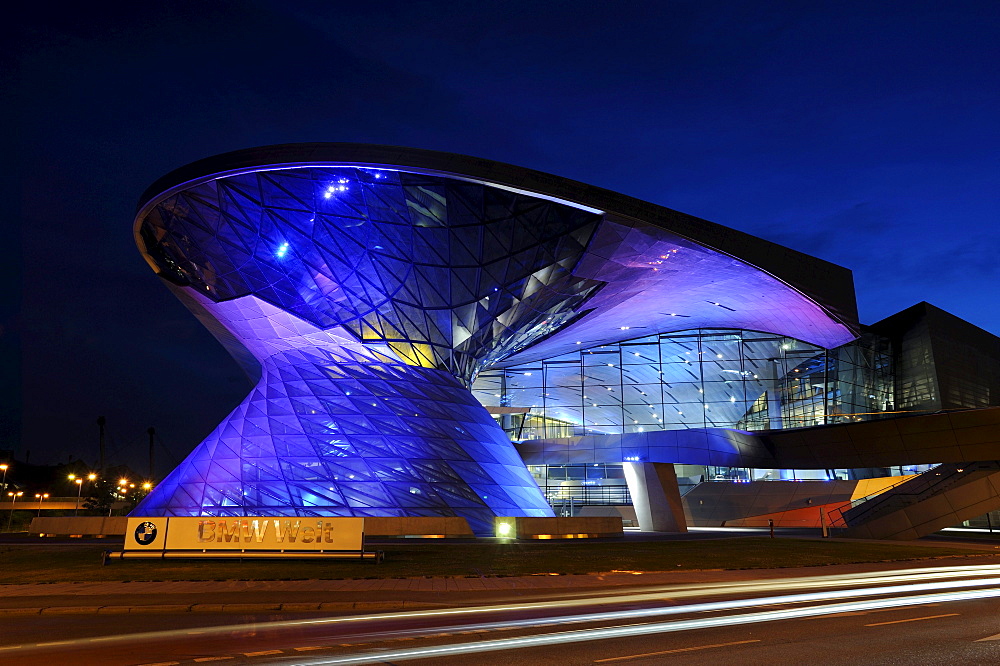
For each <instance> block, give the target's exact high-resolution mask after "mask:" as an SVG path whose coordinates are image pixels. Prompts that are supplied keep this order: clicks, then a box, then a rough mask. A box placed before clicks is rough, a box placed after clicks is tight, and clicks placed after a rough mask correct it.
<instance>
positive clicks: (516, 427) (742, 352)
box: [473, 329, 893, 441]
mask: <svg viewBox="0 0 1000 666" xmlns="http://www.w3.org/2000/svg"><path fill="white" fill-rule="evenodd" d="M473 392H474V394H475V395H476V397H477V398H478V399H479V400H480V402H482V404H484V405H487V406H503V407H508V408H520V409H523V410H524V412H523V413H522V414H520V415H519V417H518V418H517V419H506V422H503V425H504V428H505V429H506V430H507V432H508V434H509V435H510V436H511V438H512V439H513V440H514V441H524V440H529V439H542V438H552V437H565V436H569V435H585V434H590V435H594V434H608V435H611V434H623V433H632V432H649V431H654V430H678V429H685V428H738V429H742V430H771V429H779V428H798V427H804V426H813V425H823V424H828V423H844V422H850V421H864V420H870V419H873V418H877V417H878V416H879V415H880V414H882V413H884V412H887V411H892V408H893V399H892V368H891V354H890V350H889V346H888V343H887V342H886V341H885V340H884V339H881V338H878V337H877V336H873V335H870V334H866V335H864V336H862V337H861V338H860V339H859V340H857V341H855V342H852V343H850V344H848V345H844V346H842V347H838V348H836V349H832V350H825V349H822V348H821V347H816V346H814V345H810V344H807V343H805V342H802V341H800V340H795V339H792V338H788V337H783V336H779V335H773V334H769V333H760V332H756V331H739V330H718V329H700V330H696V331H684V332H681V333H667V334H662V335H651V336H645V337H642V338H636V339H633V340H628V341H625V342H621V343H618V344H610V345H601V346H598V347H593V348H584V349H581V350H580V351H579V352H578V353H576V354H569V355H564V356H561V357H559V359H558V360H553V361H543V362H539V363H537V364H533V365H530V366H527V365H526V366H517V367H511V368H504V369H492V370H487V371H485V372H483V373H482V374H480V376H479V378H478V379H477V380H476V382H475V384H474V385H473ZM556 433H560V434H556ZM567 433H568V434H567Z"/></svg>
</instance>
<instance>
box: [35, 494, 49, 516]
mask: <svg viewBox="0 0 1000 666" xmlns="http://www.w3.org/2000/svg"><path fill="white" fill-rule="evenodd" d="M48 498H49V494H48V493H35V499H37V500H38V515H39V516H41V515H42V500H47V499H48Z"/></svg>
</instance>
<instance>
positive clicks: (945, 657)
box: [0, 565, 1000, 666]
mask: <svg viewBox="0 0 1000 666" xmlns="http://www.w3.org/2000/svg"><path fill="white" fill-rule="evenodd" d="M993 637H995V639H993V640H991V638H993ZM408 660H420V661H421V663H425V664H465V663H475V664H477V665H485V664H509V663H512V662H517V663H526V664H536V663H537V664H593V663H598V664H631V663H678V664H701V663H705V664H707V663H712V664H716V663H718V662H719V661H730V662H732V663H736V664H758V663H760V664H764V663H767V664H810V665H813V664H852V665H853V664H859V663H865V664H869V663H885V664H998V663H1000V566H993V565H982V566H976V565H974V566H964V567H955V566H950V567H925V568H921V569H900V570H894V571H879V572H871V573H865V574H838V575H816V576H809V577H800V578H788V579H769V580H761V581H752V580H751V581H743V582H727V583H719V584H702V585H672V586H663V587H657V588H652V587H644V588H635V589H631V590H615V591H613V592H603V593H595V594H588V595H577V596H573V597H567V598H565V599H561V600H559V599H550V600H529V601H517V602H512V603H500V604H495V605H493V606H487V607H483V606H477V607H461V608H453V609H441V610H430V611H401V612H393V613H383V614H369V615H352V616H342V617H331V616H321V615H319V614H309V615H306V614H295V615H277V614H275V615H255V616H234V615H210V614H191V613H187V614H176V615H124V616H119V615H116V616H110V615H109V616H102V615H91V616H81V615H73V616H65V617H60V616H19V617H7V618H4V619H3V621H2V623H0V663H4V664H7V663H10V664H44V665H45V666H51V665H52V664H54V663H73V664H91V663H93V664H107V665H113V664H129V665H139V664H185V665H186V664H199V663H216V662H218V663H233V664H236V663H241V664H242V663H250V664H256V663H260V664H271V663H282V664H284V663H296V664H317V665H318V664H349V663H400V662H403V661H408Z"/></svg>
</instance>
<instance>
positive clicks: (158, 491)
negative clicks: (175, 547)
mask: <svg viewBox="0 0 1000 666" xmlns="http://www.w3.org/2000/svg"><path fill="white" fill-rule="evenodd" d="M190 298H191V299H192V300H193V301H194V302H193V303H190V305H191V307H192V309H194V310H195V311H196V312H199V313H200V314H201V315H202V316H203V317H204V315H205V314H207V313H211V316H212V317H213V318H214V319H215V320H216V321H217V322H219V323H220V324H222V325H224V326H225V328H226V330H227V331H229V332H231V333H233V334H236V335H237V337H238V339H239V340H240V342H241V344H243V345H245V347H246V349H247V350H248V351H249V352H250V353H251V354H252V355H253V357H254V358H256V359H257V361H258V362H259V370H258V373H259V377H260V378H259V380H258V382H257V385H256V386H255V387H254V389H253V391H252V392H251V393H250V395H248V396H247V398H246V399H245V400H244V401H243V402H242V403H241V404H240V406H239V407H237V408H236V409H235V410H234V411H233V412H232V413H231V414H230V415H229V416H227V417H226V419H225V420H224V421H223V422H222V423H221V424H219V426H218V427H217V428H216V429H215V431H214V432H212V434H211V435H209V436H208V438H207V439H206V440H205V441H204V442H202V444H201V445H200V446H199V447H198V448H197V449H195V451H194V452H193V453H192V454H191V455H190V456H189V457H188V458H187V459H186V460H185V461H184V462H183V463H181V465H180V466H179V467H177V469H175V470H174V471H173V472H172V473H171V474H170V475H169V476H168V477H167V479H166V480H165V481H164V482H163V483H161V484H159V485H158V486H157V487H156V488H155V489H154V490H153V491H152V492H151V493H150V495H149V496H148V497H147V498H146V499H145V500H144V501H143V503H142V505H140V507H138V508H137V509H136V511H137V512H141V514H140V515H169V516H198V515H210V516H241V515H252V516H267V515H288V514H289V513H290V512H293V513H295V514H296V515H316V516H453V515H458V516H462V517H463V518H465V519H467V520H468V521H469V524H470V526H471V527H472V528H473V529H474V530H475V531H477V532H490V531H491V530H492V519H493V516H495V515H529V516H547V515H550V510H549V507H548V504H547V503H546V502H545V500H544V499H543V498H542V496H541V494H540V493H539V490H538V486H537V485H536V483H535V481H533V480H532V477H531V475H530V474H529V473H528V471H527V469H526V468H525V466H524V464H523V463H522V462H521V459H520V457H519V456H518V454H517V452H516V451H515V450H514V448H513V446H512V445H511V443H510V441H509V440H508V439H507V437H506V435H505V434H504V433H503V431H502V430H500V429H499V428H498V427H497V425H496V423H495V422H494V421H493V419H492V418H491V417H490V415H489V414H488V413H487V412H486V410H485V409H483V407H482V406H481V405H480V404H479V403H478V402H476V400H475V398H473V397H472V394H471V393H469V391H468V390H466V389H465V388H464V387H463V386H462V385H461V384H460V383H459V382H458V380H457V379H455V377H453V376H452V375H450V374H448V373H445V372H441V371H439V370H435V369H432V368H421V367H416V366H412V365H408V364H405V363H403V362H401V361H400V360H399V359H398V358H397V357H396V356H395V355H394V354H393V352H392V351H391V350H390V349H388V347H386V346H383V345H363V344H359V343H357V342H355V341H354V340H353V339H352V337H351V335H350V334H349V333H347V332H346V331H344V330H343V329H340V328H334V329H328V330H326V331H321V330H319V329H317V328H315V327H314V326H312V325H311V324H309V323H307V322H304V321H302V320H301V319H299V318H297V317H295V316H294V315H291V314H289V313H286V312H284V311H282V310H280V309H278V308H276V307H274V306H272V305H270V304H269V303H265V302H263V301H261V300H259V299H257V298H256V297H254V296H246V297H242V298H239V299H236V300H233V301H227V302H225V303H219V304H216V303H212V302H211V301H210V300H208V299H205V298H203V297H199V296H193V297H190Z"/></svg>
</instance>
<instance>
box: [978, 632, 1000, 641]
mask: <svg viewBox="0 0 1000 666" xmlns="http://www.w3.org/2000/svg"><path fill="white" fill-rule="evenodd" d="M980 641H1000V634H993V635H992V636H987V637H986V638H979V639H977V640H976V643H978V642H980Z"/></svg>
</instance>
